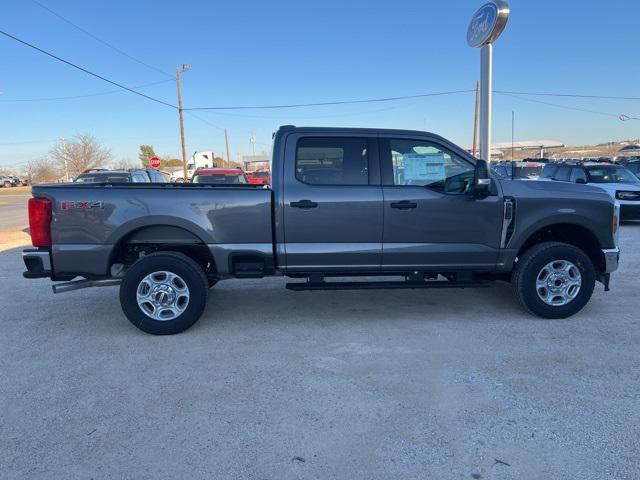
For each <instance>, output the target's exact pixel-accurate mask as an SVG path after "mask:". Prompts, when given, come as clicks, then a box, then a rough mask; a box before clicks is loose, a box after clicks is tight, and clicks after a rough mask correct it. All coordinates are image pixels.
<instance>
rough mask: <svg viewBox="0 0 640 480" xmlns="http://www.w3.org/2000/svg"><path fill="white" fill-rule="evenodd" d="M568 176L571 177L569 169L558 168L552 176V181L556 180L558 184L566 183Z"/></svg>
mask: <svg viewBox="0 0 640 480" xmlns="http://www.w3.org/2000/svg"><path fill="white" fill-rule="evenodd" d="M570 175H571V167H558V170H557V171H556V173H555V175H554V176H553V179H554V180H558V181H560V182H568V181H569V176H570Z"/></svg>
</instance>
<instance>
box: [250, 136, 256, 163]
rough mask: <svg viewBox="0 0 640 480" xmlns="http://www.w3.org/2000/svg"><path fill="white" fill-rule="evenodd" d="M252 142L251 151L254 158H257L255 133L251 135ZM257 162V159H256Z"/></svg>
mask: <svg viewBox="0 0 640 480" xmlns="http://www.w3.org/2000/svg"><path fill="white" fill-rule="evenodd" d="M249 141H250V142H251V151H252V152H253V156H254V157H255V156H256V136H255V134H254V133H251V138H250V139H249ZM254 160H255V158H254Z"/></svg>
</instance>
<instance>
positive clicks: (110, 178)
mask: <svg viewBox="0 0 640 480" xmlns="http://www.w3.org/2000/svg"><path fill="white" fill-rule="evenodd" d="M130 181H131V180H130V179H129V174H128V173H112V172H104V173H86V174H83V175H80V176H79V177H78V178H76V182H79V183H102V182H106V183H128V182H130Z"/></svg>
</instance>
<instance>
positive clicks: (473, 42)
mask: <svg viewBox="0 0 640 480" xmlns="http://www.w3.org/2000/svg"><path fill="white" fill-rule="evenodd" d="M497 20H498V7H497V6H496V4H495V3H493V2H490V3H485V4H484V5H483V6H482V7H480V9H479V10H478V11H477V12H476V13H475V14H474V15H473V18H472V19H471V23H470V24H469V29H468V30H467V43H468V44H469V46H471V47H481V46H482V45H484V44H485V42H486V41H487V40H488V39H489V37H491V34H492V33H493V30H494V27H495V26H496V22H497Z"/></svg>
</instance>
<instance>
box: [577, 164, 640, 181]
mask: <svg viewBox="0 0 640 480" xmlns="http://www.w3.org/2000/svg"><path fill="white" fill-rule="evenodd" d="M587 171H588V172H589V178H590V181H591V182H593V183H638V178H637V177H636V176H635V175H634V174H633V173H631V172H630V171H629V170H627V169H626V168H624V167H620V166H600V165H592V166H588V167H587Z"/></svg>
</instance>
